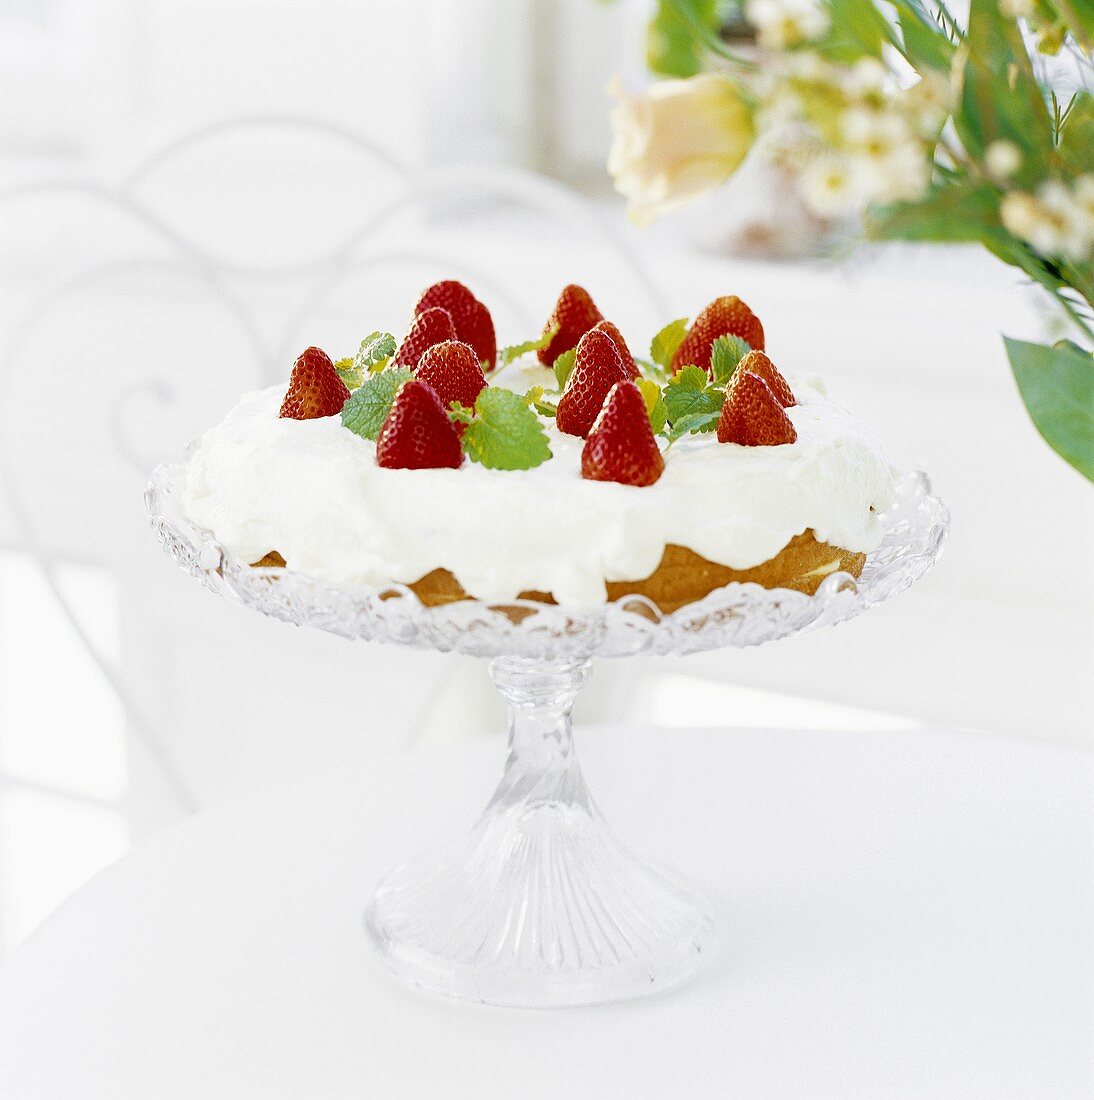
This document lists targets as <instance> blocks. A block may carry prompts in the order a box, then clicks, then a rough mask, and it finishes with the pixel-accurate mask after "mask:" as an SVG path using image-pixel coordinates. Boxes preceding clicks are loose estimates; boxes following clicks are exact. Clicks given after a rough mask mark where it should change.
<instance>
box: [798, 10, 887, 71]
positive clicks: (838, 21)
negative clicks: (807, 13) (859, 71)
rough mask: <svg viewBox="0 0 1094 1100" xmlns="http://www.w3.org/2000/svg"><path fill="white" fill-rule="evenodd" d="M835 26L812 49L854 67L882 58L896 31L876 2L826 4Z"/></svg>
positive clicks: (814, 43) (831, 59) (811, 45)
mask: <svg viewBox="0 0 1094 1100" xmlns="http://www.w3.org/2000/svg"><path fill="white" fill-rule="evenodd" d="M824 6H825V8H826V9H827V11H828V18H829V19H830V20H831V25H830V26H829V28H828V30H827V31H825V33H824V34H823V35H822V36H821V38H820V39H819V40H818V41H816V42H813V43H810V47H811V48H812V49H815V50H816V51H817V53H819V54H821V55H822V56H823V57H826V58H828V60H829V61H835V62H839V63H840V64H845V65H849V64H853V63H854V62H856V61H858V60H859V59H860V58H862V57H876V58H880V57H881V48H882V46H884V45H885V43H886V42H889V41H891V40H892V37H893V35H892V31H891V29H890V27H889V24H888V23H887V22H886V21H885V17H884V16H883V15H882V14H881V12H880V11H879V10H878V7H877V5H876V4H875V3H874V2H873V0H825V3H824Z"/></svg>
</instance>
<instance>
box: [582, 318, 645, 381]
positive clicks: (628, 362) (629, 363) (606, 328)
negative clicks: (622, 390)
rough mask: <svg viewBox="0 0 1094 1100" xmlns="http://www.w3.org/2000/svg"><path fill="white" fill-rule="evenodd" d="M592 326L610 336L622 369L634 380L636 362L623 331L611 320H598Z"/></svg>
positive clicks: (636, 368) (635, 376)
mask: <svg viewBox="0 0 1094 1100" xmlns="http://www.w3.org/2000/svg"><path fill="white" fill-rule="evenodd" d="M593 327H594V328H595V329H596V331H597V332H606V333H607V334H608V335H609V336H610V337H611V338H612V341H613V343H614V344H615V347H616V350H617V351H618V352H619V358H620V359H621V360H622V361H623V369H624V370H625V371H626V372H627V377H628V378H629V379H631V381H634V379H636V378H637V377H638V376H639V375H638V364H637V363H635V361H634V356H633V355H631V349H630V348H629V347H627V341H626V340H624V339H623V333H621V332H620V331H619V329H617V328H616V327H615V325H613V324H612V323H611V321H599V322H597V324H595V325H594V326H593Z"/></svg>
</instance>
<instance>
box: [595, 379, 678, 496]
mask: <svg viewBox="0 0 1094 1100" xmlns="http://www.w3.org/2000/svg"><path fill="white" fill-rule="evenodd" d="M664 469H665V460H664V458H663V457H662V456H661V452H660V450H658V448H657V440H656V439H654V437H653V429H652V428H651V427H650V418H649V414H648V413H647V412H646V402H645V401H644V400H643V398H642V392H641V391H640V390H639V388H638V387H637V386H636V385H635V384H634V383H633V382H631V381H629V380H627V381H624V382H617V383H616V384H615V385H614V386H612V388H611V390H610V391H609V392H608V399H607V400H606V401H605V402H604V408H603V410H602V411H601V413H600V415H599V417H597V421H596V423H595V424H594V425H593V429H592V431H591V432H589V438H588V440H586V442H585V447H584V450H582V452H581V476H582V477H583V478H586V479H588V480H589V481H618V482H619V483H620V484H621V485H652V484H653V483H654V482H655V481H656V480H657V479H658V478H659V477H660V476H661V473H662V471H663V470H664Z"/></svg>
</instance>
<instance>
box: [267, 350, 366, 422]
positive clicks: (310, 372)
mask: <svg viewBox="0 0 1094 1100" xmlns="http://www.w3.org/2000/svg"><path fill="white" fill-rule="evenodd" d="M348 399H349V389H348V388H347V387H346V384H345V382H343V381H342V379H341V378H339V377H338V372H337V371H336V370H335V369H334V364H333V363H332V362H331V361H330V356H329V355H328V354H327V353H326V352H325V351H322V350H320V349H319V348H305V350H304V351H302V352H301V353H300V355H299V356H297V359H296V362H295V363H294V364H293V368H292V374H291V375H289V388H288V390H287V391H286V392H285V399H284V400H283V401H282V402H281V411H280V412H279V413H278V414H277V415H278V416H279V417H285V418H286V419H288V420H314V419H315V418H316V417H319V416H334V415H336V414H337V413H340V412H341V411H342V406H343V405H344V404H345V403H346V401H347V400H348Z"/></svg>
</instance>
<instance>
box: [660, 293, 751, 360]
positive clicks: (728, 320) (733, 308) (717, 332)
mask: <svg viewBox="0 0 1094 1100" xmlns="http://www.w3.org/2000/svg"><path fill="white" fill-rule="evenodd" d="M719 336H740V337H741V339H742V340H747V341H748V344H749V347H751V348H753V349H758V350H759V351H763V346H764V327H763V325H761V324H760V319H759V317H757V316H756V314H754V313H753V312H752V310H750V309H749V308H748V306H746V305H745V304H744V302H742V301H741V299H740V298H738V297H736V296H735V295H729V296H728V297H725V298H715V299H714V301H713V302H711V303H710V305H707V306H704V307H703V308H702V309H701V310H700V311H699V316H698V317H696V318H695V321H694V322H693V323H692V326H691V328H690V329H689V330H688V334H687V336H685V337H684V339H683V340H682V341H681V343H680V346H679V347H678V348H677V349H676V354H675V355H674V356H673V357H672V372H673V374H675V373H676V372H677V371H679V370H683V368H684V367H686V366H689V365H690V366H694V367H702V368H703V370H705V371H707V372H709V371H710V348H711V345H712V344H713V343H714V341H715V340H717V339H718V337H719Z"/></svg>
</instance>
